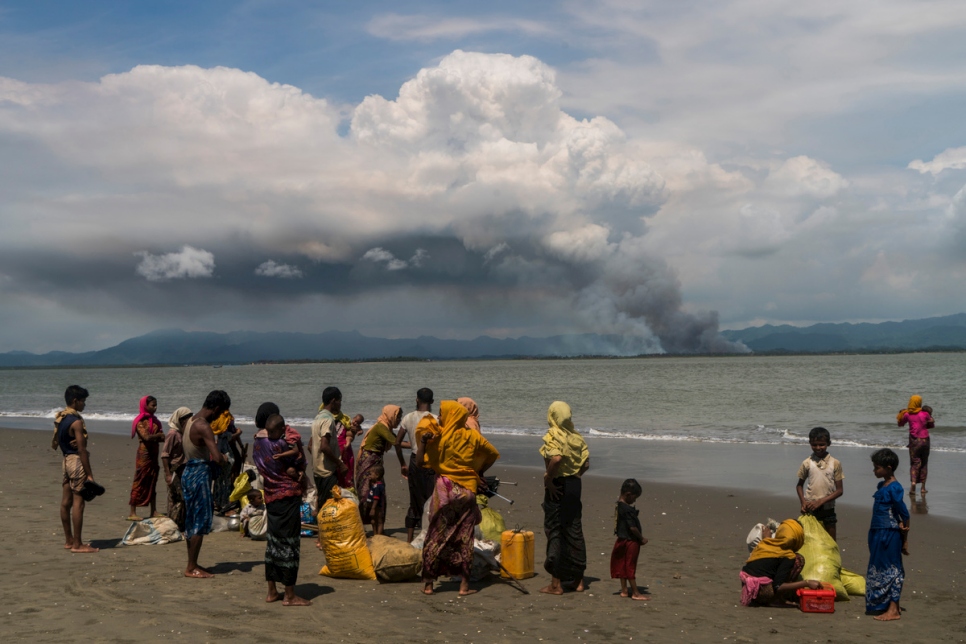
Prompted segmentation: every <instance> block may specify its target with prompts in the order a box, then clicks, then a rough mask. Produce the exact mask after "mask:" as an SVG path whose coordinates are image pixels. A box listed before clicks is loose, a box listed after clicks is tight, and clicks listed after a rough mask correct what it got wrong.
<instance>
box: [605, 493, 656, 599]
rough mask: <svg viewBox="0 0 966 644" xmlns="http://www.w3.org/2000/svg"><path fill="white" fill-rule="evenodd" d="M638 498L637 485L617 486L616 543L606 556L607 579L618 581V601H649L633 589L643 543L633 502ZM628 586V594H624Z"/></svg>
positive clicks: (645, 540) (635, 588)
mask: <svg viewBox="0 0 966 644" xmlns="http://www.w3.org/2000/svg"><path fill="white" fill-rule="evenodd" d="M640 496H641V484H640V483H638V482H637V481H636V480H634V479H627V480H626V481H624V483H623V484H622V485H621V496H620V499H618V501H617V512H616V515H617V525H616V527H615V529H614V534H615V535H617V541H616V542H615V543H614V551H613V552H612V553H611V555H610V577H611V579H620V580H621V597H630V598H631V599H636V600H639V601H646V600H648V599H650V597H648V596H647V595H644V594H642V593H641V591H640V590H638V588H637V556H638V555H639V554H640V552H641V546H643V545H644V544H646V543H647V539H645V538H644V535H642V534H641V521H640V519H638V518H637V514H638V510H637V508H635V507H634V502H635V501H637V499H638V497H640ZM628 586H629V587H630V594H628Z"/></svg>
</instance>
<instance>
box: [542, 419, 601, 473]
mask: <svg viewBox="0 0 966 644" xmlns="http://www.w3.org/2000/svg"><path fill="white" fill-rule="evenodd" d="M547 426H548V428H547V433H546V434H544V436H543V445H542V446H541V447H540V456H542V457H544V458H553V457H554V456H562V457H563V462H562V463H561V464H560V469H559V470H558V476H574V475H576V474H577V473H578V472H579V471H580V468H581V467H582V466H583V464H584V463H585V462H586V461H587V459H588V458H590V450H589V449H588V448H587V442H586V441H585V440H584V437H583V436H581V435H580V434H579V433H578V432H577V430H576V429H574V421H573V418H572V413H571V411H570V405H568V404H567V403H565V402H563V401H560V400H556V401H554V402H553V403H551V404H550V408H549V409H547Z"/></svg>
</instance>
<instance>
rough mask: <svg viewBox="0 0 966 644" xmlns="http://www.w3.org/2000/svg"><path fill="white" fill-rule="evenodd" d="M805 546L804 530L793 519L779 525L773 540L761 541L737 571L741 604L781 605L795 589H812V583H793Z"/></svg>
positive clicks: (801, 561) (803, 564)
mask: <svg viewBox="0 0 966 644" xmlns="http://www.w3.org/2000/svg"><path fill="white" fill-rule="evenodd" d="M804 543H805V530H803V529H802V524H800V523H799V522H798V521H796V520H795V519H787V520H785V521H782V523H781V525H780V526H778V530H776V531H775V536H773V537H768V538H765V539H762V540H761V541H760V542H759V543H758V545H757V546H755V549H754V550H752V551H751V556H750V557H748V561H746V562H745V565H744V567H743V568H742V569H741V573H740V574H739V577H740V578H741V603H742V604H744V605H745V606H752V605H755V606H769V605H781V604H783V603H784V602H785V601H786V600H787V599H793V598H794V592H795V591H796V590H798V589H799V588H805V587H806V586H808V587H809V588H812V589H816V588H818V587H819V586H820V585H821V584H820V583H819V582H817V581H815V580H814V579H809V580H808V581H796V579H797V578H798V576H799V575H800V574H801V572H802V568H803V567H804V566H805V557H803V556H802V555H800V554H797V551H798V550H800V549H801V547H802V545H803V544H804Z"/></svg>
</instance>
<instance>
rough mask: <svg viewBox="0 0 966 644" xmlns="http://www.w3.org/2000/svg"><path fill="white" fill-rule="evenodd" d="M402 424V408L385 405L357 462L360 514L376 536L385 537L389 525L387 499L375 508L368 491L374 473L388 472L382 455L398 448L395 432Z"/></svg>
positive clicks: (363, 442)
mask: <svg viewBox="0 0 966 644" xmlns="http://www.w3.org/2000/svg"><path fill="white" fill-rule="evenodd" d="M400 420H402V407H399V406H397V405H386V406H385V407H383V408H382V413H381V414H379V418H377V419H376V422H375V424H373V426H372V427H370V428H369V430H368V431H367V432H366V435H365V437H363V439H362V445H361V446H360V447H359V457H358V458H357V459H356V494H358V495H359V513H360V514H361V515H362V523H363V524H368V523H371V524H372V533H373V534H382V528H383V525H384V524H385V522H386V505H387V503H386V498H385V496H383V498H381V499H379V502H378V503H376V504H375V505H373V503H372V501H371V500H370V499H369V488H370V486H371V484H372V472H373V470H374V469H375V468H376V467H377V466H378V467H381V468H383V469H385V465H384V464H383V454H385V453H386V451H388V450H389V448H390V447H392V446H393V445H395V444H396V434H395V432H394V431H393V430H394V429H396V428H397V427H398V426H399V421H400Z"/></svg>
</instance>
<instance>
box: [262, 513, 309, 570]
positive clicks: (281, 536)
mask: <svg viewBox="0 0 966 644" xmlns="http://www.w3.org/2000/svg"><path fill="white" fill-rule="evenodd" d="M301 506H302V498H301V497H299V496H286V497H284V498H281V499H278V500H277V501H272V502H271V503H269V504H267V505H266V506H265V509H266V515H267V517H268V533H267V534H266V535H265V536H266V538H267V541H268V542H267V543H266V544H265V581H274V582H276V583H279V584H282V585H283V586H294V585H295V580H296V579H297V578H298V576H299V554H300V552H299V551H300V547H301V542H302V537H301V536H300V532H301V530H302V514H301Z"/></svg>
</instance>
